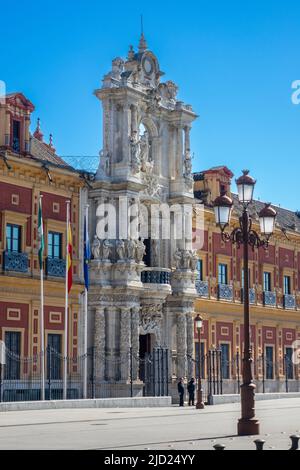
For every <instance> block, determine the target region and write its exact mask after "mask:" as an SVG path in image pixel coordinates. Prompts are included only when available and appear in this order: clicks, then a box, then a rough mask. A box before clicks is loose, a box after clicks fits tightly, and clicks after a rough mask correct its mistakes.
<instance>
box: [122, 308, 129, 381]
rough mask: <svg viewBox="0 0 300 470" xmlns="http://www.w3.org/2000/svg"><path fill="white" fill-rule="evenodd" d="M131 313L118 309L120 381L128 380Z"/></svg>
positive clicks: (124, 309) (127, 309) (127, 310)
mask: <svg viewBox="0 0 300 470" xmlns="http://www.w3.org/2000/svg"><path fill="white" fill-rule="evenodd" d="M130 346H131V312H130V308H128V307H122V308H121V309H120V360H121V363H120V373H121V377H120V378H121V380H122V381H127V380H128V379H129V378H130V369H129V367H130Z"/></svg>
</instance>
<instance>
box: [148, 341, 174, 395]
mask: <svg viewBox="0 0 300 470" xmlns="http://www.w3.org/2000/svg"><path fill="white" fill-rule="evenodd" d="M143 361H144V384H145V385H144V395H145V396H154V397H161V396H167V395H168V393H169V389H168V376H169V351H168V349H165V348H154V349H153V351H152V353H151V354H146V355H145V358H144V360H143Z"/></svg>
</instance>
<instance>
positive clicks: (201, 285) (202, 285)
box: [195, 281, 209, 298]
mask: <svg viewBox="0 0 300 470" xmlns="http://www.w3.org/2000/svg"><path fill="white" fill-rule="evenodd" d="M195 284H196V291H197V293H198V294H199V297H206V298H208V296H209V289H208V281H196V283H195Z"/></svg>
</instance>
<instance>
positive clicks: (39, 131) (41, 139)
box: [33, 118, 44, 142]
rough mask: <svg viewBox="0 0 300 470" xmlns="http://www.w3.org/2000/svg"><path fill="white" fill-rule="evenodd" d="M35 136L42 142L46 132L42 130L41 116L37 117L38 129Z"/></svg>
mask: <svg viewBox="0 0 300 470" xmlns="http://www.w3.org/2000/svg"><path fill="white" fill-rule="evenodd" d="M33 136H34V137H35V138H36V139H38V140H40V141H41V142H42V141H43V137H44V134H43V133H42V131H41V120H40V118H38V119H37V124H36V130H35V131H34V134H33Z"/></svg>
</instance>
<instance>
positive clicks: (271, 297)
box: [263, 291, 276, 307]
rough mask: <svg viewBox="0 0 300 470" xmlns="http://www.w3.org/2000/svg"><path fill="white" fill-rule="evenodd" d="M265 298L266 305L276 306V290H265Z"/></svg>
mask: <svg viewBox="0 0 300 470" xmlns="http://www.w3.org/2000/svg"><path fill="white" fill-rule="evenodd" d="M263 299H264V305H267V306H269V307H276V292H269V291H264V293H263Z"/></svg>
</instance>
